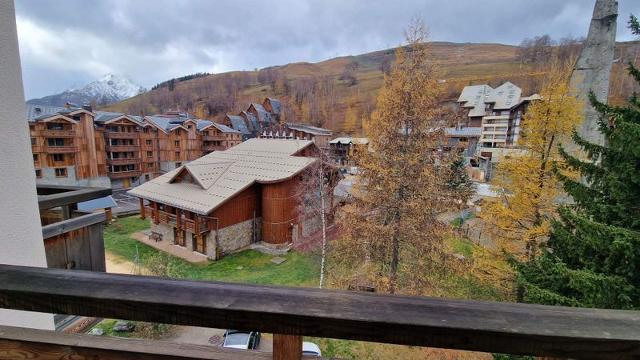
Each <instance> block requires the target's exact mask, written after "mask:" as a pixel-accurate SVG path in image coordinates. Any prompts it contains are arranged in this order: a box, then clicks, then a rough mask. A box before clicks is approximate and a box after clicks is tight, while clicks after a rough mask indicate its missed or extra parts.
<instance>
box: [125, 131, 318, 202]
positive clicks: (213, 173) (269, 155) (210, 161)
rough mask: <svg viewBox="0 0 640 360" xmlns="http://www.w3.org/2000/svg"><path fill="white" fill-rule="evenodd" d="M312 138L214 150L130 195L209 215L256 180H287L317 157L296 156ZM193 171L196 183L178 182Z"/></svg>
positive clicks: (256, 141) (253, 141) (255, 142)
mask: <svg viewBox="0 0 640 360" xmlns="http://www.w3.org/2000/svg"><path fill="white" fill-rule="evenodd" d="M311 144H313V142H311V141H309V140H287V139H250V140H247V141H245V142H243V143H241V144H239V145H237V146H234V147H232V148H230V149H227V150H225V151H214V152H212V153H210V154H208V155H206V156H203V157H201V158H199V159H197V160H194V161H192V162H190V163H188V164H186V165H183V166H181V167H179V168H177V169H175V170H173V171H170V172H168V173H166V174H164V175H162V176H159V177H157V178H155V179H153V180H151V181H148V182H146V183H144V184H142V185H140V186H138V187H136V188H134V189H132V190H130V191H129V194H131V195H134V196H137V197H140V198H144V199H147V200H150V201H157V202H160V203H163V204H167V205H170V206H175V207H178V208H181V209H186V210H189V211H192V212H195V213H197V214H201V215H207V214H209V213H211V212H212V211H213V210H215V209H216V208H217V207H219V206H220V205H222V204H223V203H225V202H226V201H227V200H229V199H231V198H232V197H233V196H235V195H236V194H238V193H240V192H241V191H242V190H244V189H246V188H248V187H249V186H251V185H252V184H253V183H256V182H257V183H274V182H280V181H284V180H287V179H289V178H291V177H293V176H295V175H296V174H298V173H300V172H301V171H303V170H304V169H305V168H307V167H308V166H309V165H311V164H313V163H314V162H315V161H316V159H314V158H309V157H301V156H293V154H295V153H297V152H298V151H300V150H302V149H304V148H306V147H307V146H310V145H311ZM183 171H187V172H189V174H190V175H191V177H192V178H193V179H194V180H195V183H182V182H174V180H175V178H176V175H178V174H180V173H181V172H183Z"/></svg>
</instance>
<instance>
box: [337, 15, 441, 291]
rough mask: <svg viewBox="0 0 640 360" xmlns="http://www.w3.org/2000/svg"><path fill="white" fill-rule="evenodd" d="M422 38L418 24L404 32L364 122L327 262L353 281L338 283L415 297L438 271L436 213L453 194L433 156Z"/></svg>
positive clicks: (432, 87)
mask: <svg viewBox="0 0 640 360" xmlns="http://www.w3.org/2000/svg"><path fill="white" fill-rule="evenodd" d="M425 36H426V30H425V28H424V25H422V24H421V23H419V22H416V23H414V24H413V25H412V26H411V27H410V28H409V30H408V31H407V42H408V46H407V47H400V48H398V50H397V52H396V62H395V64H394V65H393V69H392V71H391V74H390V75H389V76H386V77H385V84H384V87H383V88H382V89H381V91H380V93H379V95H378V102H377V107H376V111H375V112H374V113H373V115H372V118H371V120H370V121H369V122H368V123H367V124H365V131H366V134H367V137H368V138H369V141H370V143H369V146H370V151H362V152H359V153H358V158H357V164H358V166H359V169H360V175H359V177H358V180H357V182H356V184H355V186H354V192H355V195H354V200H353V203H352V204H351V205H348V206H345V207H344V208H343V210H342V212H341V216H340V219H339V220H340V225H341V229H342V231H343V236H342V238H341V239H340V240H338V241H337V242H336V243H335V244H334V248H333V251H332V253H333V255H334V256H336V258H333V259H332V260H333V261H332V263H333V264H336V265H340V266H337V267H339V268H342V269H348V272H349V274H346V276H347V277H349V276H351V277H352V278H351V279H346V280H344V279H338V280H334V283H337V285H338V286H350V285H352V284H350V283H348V282H349V281H366V282H368V284H373V285H374V286H375V287H376V289H377V291H382V292H390V293H394V292H396V291H397V292H403V293H420V292H422V291H423V290H424V289H425V288H426V287H427V284H425V283H424V281H425V280H426V278H425V275H427V274H431V273H434V272H436V271H439V270H441V269H443V268H444V267H443V266H442V265H443V264H442V260H443V258H444V254H443V248H444V245H443V229H444V228H445V227H446V225H444V224H443V223H441V222H440V221H438V220H437V215H438V214H439V213H441V212H442V211H443V210H444V209H446V208H449V207H450V206H451V205H453V197H452V196H450V192H449V190H448V188H447V186H446V179H447V177H448V171H449V166H448V163H447V162H443V159H442V155H441V153H440V152H439V151H437V149H438V147H439V146H440V144H441V143H442V141H443V132H442V130H441V129H442V126H441V125H442V124H439V118H438V116H436V115H437V108H438V95H439V93H440V89H439V86H438V84H437V77H436V75H435V72H434V71H435V69H434V62H433V60H432V57H431V56H430V53H429V49H428V44H426V43H425V40H426V38H425ZM434 129H440V130H435V131H434ZM332 276H337V275H336V273H335V272H332ZM353 277H358V279H355V280H354V279H353ZM340 281H346V282H347V283H340Z"/></svg>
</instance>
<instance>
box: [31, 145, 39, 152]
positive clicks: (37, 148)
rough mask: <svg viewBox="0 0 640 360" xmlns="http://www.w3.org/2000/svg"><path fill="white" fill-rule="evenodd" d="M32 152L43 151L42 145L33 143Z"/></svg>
mask: <svg viewBox="0 0 640 360" xmlns="http://www.w3.org/2000/svg"><path fill="white" fill-rule="evenodd" d="M31 152H32V153H34V154H35V153H41V152H42V146H40V145H31Z"/></svg>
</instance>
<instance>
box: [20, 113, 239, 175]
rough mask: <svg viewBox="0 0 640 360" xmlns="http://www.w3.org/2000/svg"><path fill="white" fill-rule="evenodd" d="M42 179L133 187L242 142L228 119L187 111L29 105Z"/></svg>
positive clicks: (30, 125)
mask: <svg viewBox="0 0 640 360" xmlns="http://www.w3.org/2000/svg"><path fill="white" fill-rule="evenodd" d="M27 118H28V119H29V130H30V133H31V144H32V151H33V160H34V167H35V171H36V178H37V182H38V183H41V184H48V185H83V186H111V187H113V188H130V187H132V186H137V185H140V184H142V183H144V182H146V181H149V180H151V179H153V178H155V177H157V176H159V175H161V174H163V173H166V172H168V171H171V170H173V169H175V168H177V167H180V166H181V165H182V164H184V163H187V162H190V161H193V160H195V159H197V158H199V157H201V156H203V155H206V154H208V153H211V152H213V151H220V150H225V149H227V148H229V147H232V146H235V145H237V144H239V143H240V142H242V134H241V133H240V132H239V131H236V130H233V129H231V128H229V127H227V126H225V125H222V124H217V123H214V122H212V121H209V120H200V119H194V118H191V117H189V116H188V115H187V114H182V113H176V112H173V113H167V114H161V115H154V116H145V117H140V116H132V115H127V114H122V113H113V112H104V111H92V110H91V109H90V108H88V107H86V108H78V107H72V106H68V107H50V106H39V105H27Z"/></svg>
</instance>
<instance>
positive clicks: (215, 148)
mask: <svg viewBox="0 0 640 360" xmlns="http://www.w3.org/2000/svg"><path fill="white" fill-rule="evenodd" d="M202 149H203V150H204V151H223V150H225V149H226V148H225V147H224V146H222V145H203V147H202Z"/></svg>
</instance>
